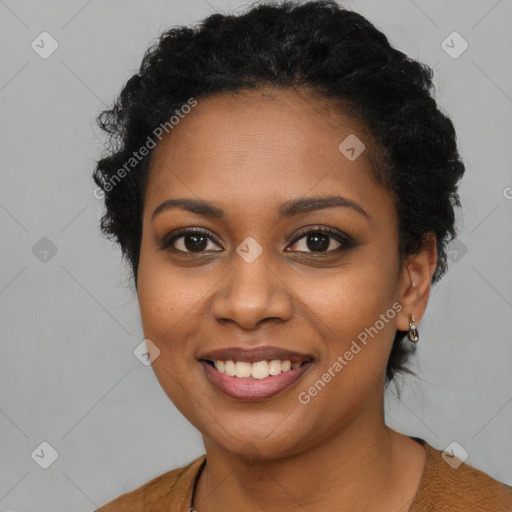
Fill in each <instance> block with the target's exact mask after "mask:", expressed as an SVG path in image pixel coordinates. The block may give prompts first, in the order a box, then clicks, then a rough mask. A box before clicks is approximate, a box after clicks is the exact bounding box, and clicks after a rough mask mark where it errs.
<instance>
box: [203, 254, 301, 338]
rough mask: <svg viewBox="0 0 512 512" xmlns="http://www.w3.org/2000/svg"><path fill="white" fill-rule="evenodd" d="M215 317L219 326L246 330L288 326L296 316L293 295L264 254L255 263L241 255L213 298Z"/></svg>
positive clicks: (212, 307) (212, 309) (213, 313)
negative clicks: (272, 324)
mask: <svg viewBox="0 0 512 512" xmlns="http://www.w3.org/2000/svg"><path fill="white" fill-rule="evenodd" d="M211 313H212V316H213V317H214V318H215V319H216V320H217V321H218V322H220V323H224V324H228V323H235V324H238V325H239V326H240V327H242V328H243V329H254V328H256V327H257V326H258V325H259V324H263V323H267V322H274V321H275V322H286V321H287V320H289V319H290V318H291V317H292V315H293V302H292V295H291V292H290V289H289V288H288V286H287V284H286V283H285V282H283V280H282V278H280V277H279V276H278V275H277V273H276V272H275V271H274V270H273V269H272V268H270V266H269V264H268V261H267V259H266V258H265V257H264V255H263V254H262V255H260V256H259V257H258V258H257V259H256V260H255V261H253V262H252V263H248V262H246V261H244V259H242V258H241V257H239V256H238V255H237V256H236V258H235V261H234V262H233V266H232V267H231V269H230V270H229V272H228V273H227V275H226V276H225V277H224V278H223V279H222V280H221V287H220V288H219V289H218V290H217V292H216V293H215V295H214V297H213V300H212V306H211Z"/></svg>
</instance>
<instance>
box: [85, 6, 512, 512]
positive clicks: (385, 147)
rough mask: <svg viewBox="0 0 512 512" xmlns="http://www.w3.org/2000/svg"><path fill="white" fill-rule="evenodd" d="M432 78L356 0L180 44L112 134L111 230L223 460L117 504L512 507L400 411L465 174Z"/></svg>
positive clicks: (262, 9)
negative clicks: (388, 396)
mask: <svg viewBox="0 0 512 512" xmlns="http://www.w3.org/2000/svg"><path fill="white" fill-rule="evenodd" d="M431 78H432V71H431V69H430V68H428V67H427V66H425V65H423V64H420V63H418V62H415V61H413V60H411V59H409V58H408V57H407V56H406V55H404V54H403V53H401V52H400V51H398V50H396V49H393V48H392V47H391V46H390V45H389V43H388V41H387V39H386V37H385V36H384V35H383V34H382V33H381V32H379V31H378V30H377V29H376V28H375V27H374V26H373V25H372V24H371V23H370V22H369V21H367V20H366V19H365V18H363V17H362V16H360V15H358V14H356V13H354V12H351V11H348V10H345V9H344V8H342V7H339V6H338V5H337V4H336V3H335V2H332V1H318V2H308V3H304V4H302V5H299V4H294V3H282V4H280V5H273V4H260V5H256V6H253V7H252V8H251V9H250V10H249V11H247V12H246V13H245V14H243V15H239V16H224V15H220V14H215V15H212V16H210V17H208V18H207V19H206V20H205V21H204V22H203V23H202V24H201V26H200V27H197V28H195V29H192V28H186V27H178V28H174V29H171V30H169V31H168V32H166V33H164V34H163V35H162V37H161V39H160V41H159V43H158V44H157V45H155V46H154V47H153V48H151V49H150V50H149V51H148V52H147V54H146V55H145V57H144V59H143V62H142V65H141V68H140V71H139V73H137V74H135V75H134V76H133V77H132V78H131V79H130V80H129V81H128V83H127V84H126V86H125V88H124V89H123V91H122V93H121V95H120V97H119V99H118V100H117V102H116V104H115V105H114V107H113V108H112V109H111V110H107V111H105V112H103V113H102V115H101V116H100V125H101V126H102V128H103V129H104V130H106V131H107V132H108V133H110V134H111V136H112V141H111V142H112V143H111V145H110V147H109V149H108V153H107V155H105V156H104V158H102V159H101V160H100V161H99V162H98V165H97V169H96V171H95V173H94V178H95V181H96V183H97V185H98V187H100V188H101V190H102V191H103V192H104V194H105V205H106V213H105V215H104V217H103V219H102V229H103V232H104V233H105V234H106V235H108V236H110V237H112V238H114V239H115V240H116V241H117V242H118V243H119V244H120V246H121V248H122V251H123V255H124V257H125V258H126V260H127V261H128V263H129V264H130V267H131V270H132V275H133V278H134V281H135V286H136V289H137V294H138V299H139V305H140V311H141V318H142V324H143V329H144V333H145V337H146V345H147V353H146V357H147V358H148V360H149V361H150V362H151V363H152V366H153V369H154V371H155V374H156V376H157V378H158V380H159V382H160V384H161V386H162V388H163V389H164V390H165V392H166V393H167V395H168V396H169V398H170V399H171V400H172V401H173V402H174V404H175V405H176V406H177V407H178V409H179V410H180V411H181V412H182V413H183V415H184V416H185V417H186V418H187V419H188V420H189V421H190V422H191V423H192V424H193V425H194V426H195V427H196V428H197V429H198V430H199V431H200V432H201V433H202V436H203V440H204V446H205V451H206V454H205V455H204V456H202V457H200V458H199V459H197V460H195V461H193V462H192V463H191V464H189V465H188V466H186V467H184V468H179V469H175V470H173V471H170V472H168V473H166V474H164V475H161V476H159V477H157V478H155V479H154V480H152V481H150V482H148V483H147V484H145V485H143V486H142V487H140V488H138V489H136V490H134V491H132V492H130V493H127V494H125V495H123V496H120V497H119V498H117V499H114V500H113V501H111V502H110V503H109V504H107V505H105V506H103V507H102V508H100V509H99V510H101V511H103V512H110V511H136V510H137V511H140V510H148V511H149V510H151V511H152V512H155V511H164V510H165V511H169V510H172V511H177V512H178V511H179V512H181V511H187V510H197V511H199V512H214V511H215V512H216V511H221V510H222V511H234V510H250V511H252V510H265V511H274V510H276V511H277V510H279V511H280V512H283V511H287V510H297V509H299V510H308V511H318V510H329V511H330V510H333V511H334V510H336V511H370V510H371V511H374V512H375V511H378V512H398V511H402V512H405V511H410V512H422V511H434V510H435V511H436V512H439V511H442V510H449V511H455V510H461V511H462V510H464V511H466V512H467V511H469V510H471V511H476V510H489V511H493V512H498V511H511V510H512V489H511V488H510V487H508V486H506V485H504V484H503V483H501V482H499V481H497V480H494V479H492V478H491V477H490V476H489V475H486V474H485V473H483V472H481V471H478V470H476V469H474V468H472V467H470V466H469V465H467V464H460V462H461V461H458V459H456V458H455V457H454V456H453V453H451V454H450V453H448V454H447V453H444V454H442V453H441V452H440V451H439V450H437V449H435V448H434V447H432V446H430V445H429V444H428V443H426V442H425V441H424V440H422V439H419V438H412V437H409V436H405V435H403V434H401V433H399V432H396V431H394V430H393V429H391V428H389V427H388V426H386V424H385V422H384V412H383V400H384V389H385V387H386V385H387V384H389V383H390V382H391V381H392V379H393V377H394V376H395V374H396V372H404V371H409V370H408V369H407V366H406V362H407V358H408V354H409V352H410V348H411V347H414V344H415V343H417V342H418V339H419V336H420V335H419V334H418V327H417V326H418V324H419V322H420V321H421V319H422V316H423V314H424V312H425V308H426V306H427V302H428V298H429V293H430V288H431V284H433V283H435V282H437V281H438V280H439V279H440V278H441V276H442V275H443V273H444V272H445V270H446V244H447V242H448V241H450V240H451V239H452V238H453V237H454V235H455V229H454V207H455V206H457V205H459V198H458V195H457V183H458V181H459V179H460V178H461V176H462V175H463V172H464V165H463V163H462V161H461V159H460V157H459V154H458V151H457V147H456V136H455V132H454V128H453V124H452V123H451V121H450V120H449V119H448V118H447V117H446V116H445V115H444V114H443V113H441V111H440V110H439V109H438V108H437V105H436V103H435V101H434V99H433V98H432V96H431V94H430V92H431V89H432V82H431Z"/></svg>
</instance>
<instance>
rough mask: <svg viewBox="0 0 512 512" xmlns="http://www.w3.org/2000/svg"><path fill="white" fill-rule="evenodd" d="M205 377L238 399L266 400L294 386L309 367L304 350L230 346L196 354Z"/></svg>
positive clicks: (310, 358) (311, 359)
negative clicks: (300, 351) (199, 354)
mask: <svg viewBox="0 0 512 512" xmlns="http://www.w3.org/2000/svg"><path fill="white" fill-rule="evenodd" d="M198 361H199V363H200V364H201V365H202V367H203V369H204V371H205V374H206V377H207V378H208V380H209V381H210V382H211V383H212V384H213V385H214V386H215V387H216V388H217V389H218V390H220V391H222V392H223V393H224V394H225V395H227V396H229V397H231V398H234V399H237V400H266V399H269V398H273V397H275V396H277V395H279V394H281V393H282V392H284V391H285V390H287V389H288V388H290V387H291V386H293V385H294V384H295V383H296V382H297V381H298V380H299V379H301V378H302V376H303V375H304V374H305V373H306V372H307V371H308V370H309V369H310V368H311V367H312V365H313V362H314V358H313V356H310V355H307V354H301V353H299V352H292V351H288V350H284V349H279V348H277V347H268V346H266V347H256V348H254V349H242V348H229V349H222V350H216V351H212V352H209V353H207V354H203V355H201V356H200V357H199V358H198Z"/></svg>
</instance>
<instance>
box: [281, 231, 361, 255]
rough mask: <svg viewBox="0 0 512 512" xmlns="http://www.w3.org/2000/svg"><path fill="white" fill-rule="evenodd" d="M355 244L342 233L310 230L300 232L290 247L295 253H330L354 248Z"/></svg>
mask: <svg viewBox="0 0 512 512" xmlns="http://www.w3.org/2000/svg"><path fill="white" fill-rule="evenodd" d="M356 245H357V243H356V242H355V240H353V239H352V238H351V237H349V236H348V235H345V234H343V233H342V232H338V231H334V230H331V229H327V228H322V229H320V228H317V229H310V230H309V231H306V232H302V233H301V236H299V237H297V238H296V239H295V240H294V242H293V243H292V245H291V246H289V247H293V246H296V247H295V249H294V250H296V251H297V252H315V253H326V252H328V253H331V252H336V251H342V250H346V249H350V248H352V247H355V246H356Z"/></svg>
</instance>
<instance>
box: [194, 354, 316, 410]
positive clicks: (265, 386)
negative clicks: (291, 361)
mask: <svg viewBox="0 0 512 512" xmlns="http://www.w3.org/2000/svg"><path fill="white" fill-rule="evenodd" d="M199 362H200V363H201V365H202V366H203V368H204V370H205V372H206V377H207V378H208V380H209V381H210V382H211V383H212V384H214V385H215V386H216V387H217V388H218V389H220V390H221V391H222V392H223V393H224V394H225V395H227V396H229V397H231V398H236V399H237V400H266V399H268V398H273V397H274V396H276V395H278V394H280V393H282V392H283V391H284V390H286V389H288V388H290V387H291V386H293V385H294V384H295V383H296V382H297V381H298V380H299V379H300V378H301V377H302V376H303V375H304V374H305V373H306V372H307V371H308V370H309V369H310V368H311V366H312V365H313V361H308V362H307V363H305V364H303V365H302V366H300V367H299V368H296V369H295V370H288V371H287V372H282V373H280V374H279V375H270V376H268V377H266V378H264V379H255V378H254V377H231V376H229V375H226V374H225V373H221V372H219V371H218V370H217V369H216V368H214V367H213V366H212V365H210V364H209V363H207V362H206V361H199Z"/></svg>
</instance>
